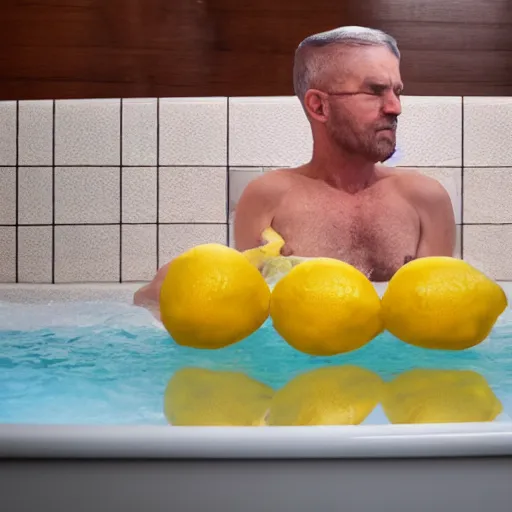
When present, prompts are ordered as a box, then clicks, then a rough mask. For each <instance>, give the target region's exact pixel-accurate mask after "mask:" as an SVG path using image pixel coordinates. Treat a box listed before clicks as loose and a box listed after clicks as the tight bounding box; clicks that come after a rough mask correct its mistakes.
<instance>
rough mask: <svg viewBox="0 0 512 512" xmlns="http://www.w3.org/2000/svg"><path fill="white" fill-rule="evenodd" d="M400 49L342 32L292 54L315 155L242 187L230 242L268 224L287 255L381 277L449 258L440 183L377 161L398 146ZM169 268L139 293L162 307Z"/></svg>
mask: <svg viewBox="0 0 512 512" xmlns="http://www.w3.org/2000/svg"><path fill="white" fill-rule="evenodd" d="M399 64H400V53H399V51H398V48H397V45H396V42H395V40H394V39H393V38H392V37H391V36H389V35H387V34H385V33H383V32H381V31H378V30H373V29H369V28H363V27H342V28H339V29H335V30H332V31H329V32H324V33H321V34H316V35H313V36H310V37H308V38H306V39H305V40H304V41H303V42H302V43H301V44H300V45H299V47H298V48H297V51H296V54H295V64H294V76H293V79H294V87H295V93H296V95H297V96H298V98H299V100H300V101H301V103H302V106H303V108H304V111H305V113H306V116H307V118H308V120H309V123H310V125H311V130H312V136H313V155H312V158H311V160H310V162H308V163H307V164H305V165H303V166H301V167H298V168H295V169H281V170H275V171H270V172H267V173H265V174H264V175H263V176H262V177H261V178H259V179H257V180H254V181H252V182H251V183H250V184H249V185H248V186H247V187H246V189H245V190H244V192H243V194H242V196H241V198H240V201H239V203H238V205H237V208H236V212H235V246H236V248H237V249H238V250H240V251H243V250H246V249H251V248H253V247H257V246H259V245H261V244H262V240H261V233H262V232H263V231H264V229H265V228H267V227H269V226H270V227H272V228H274V229H275V230H276V231H277V232H278V233H279V234H280V235H281V236H282V237H283V238H284V240H285V241H286V245H285V247H284V249H283V251H282V254H283V255H284V256H290V255H294V256H299V257H317V256H323V257H331V258H337V259H340V260H343V261H345V262H347V263H350V264H352V265H354V266H355V267H356V268H358V269H359V270H361V271H362V272H363V273H364V274H365V275H366V276H367V277H368V278H369V279H371V280H372V281H387V280H389V279H390V278H391V277H392V276H393V274H394V273H395V272H396V271H397V270H398V269H399V268H400V267H401V266H402V265H403V264H404V263H405V262H407V261H409V260H411V259H414V258H419V257H423V256H433V255H446V256H451V255H452V254H453V250H454V244H455V220H454V216H453V208H452V205H451V202H450V198H449V195H448V194H447V192H446V191H445V189H444V187H442V185H441V184H439V182H437V181H436V180H433V179H430V178H428V177H425V176H423V175H420V174H418V173H415V172H412V171H408V170H405V169H401V170H399V171H397V170H394V169H392V168H388V167H385V166H383V165H381V164H380V162H384V161H385V160H386V159H388V158H389V157H390V156H391V155H392V154H393V153H394V150H395V142H396V128H397V118H398V116H399V115H400V113H401V107H400V95H401V93H402V89H403V85H402V80H401V77H400V70H399ZM166 271H167V265H165V266H163V267H162V268H161V269H160V270H159V271H158V273H157V275H156V276H155V278H154V280H153V281H152V282H151V283H150V284H148V285H147V286H145V287H143V288H142V289H141V290H139V291H138V292H137V293H136V294H135V303H136V304H140V305H145V306H147V307H150V308H151V309H152V310H153V311H154V312H157V311H158V297H159V293H160V286H161V283H162V281H163V279H164V277H165V273H166Z"/></svg>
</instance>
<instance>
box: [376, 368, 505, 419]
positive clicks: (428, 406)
mask: <svg viewBox="0 0 512 512" xmlns="http://www.w3.org/2000/svg"><path fill="white" fill-rule="evenodd" d="M382 408H383V409H384V412H385V414H386V416H387V417H388V419H389V421H390V422H391V423H459V422H473V421H493V420H494V419H495V418H496V417H497V416H498V414H500V413H501V411H502V405H501V402H500V401H499V400H498V398H497V397H496V395H495V394H494V392H493V390H492V389H491V388H490V387H489V384H488V383H487V381H486V380H485V379H484V378H483V377H482V376H481V375H480V374H478V373H476V372H474V371H470V370H428V369H415V370H411V371H408V372H405V373H403V374H402V375H399V376H398V377H396V378H395V379H394V380H392V381H391V382H389V383H387V384H386V386H385V392H384V397H383V399H382Z"/></svg>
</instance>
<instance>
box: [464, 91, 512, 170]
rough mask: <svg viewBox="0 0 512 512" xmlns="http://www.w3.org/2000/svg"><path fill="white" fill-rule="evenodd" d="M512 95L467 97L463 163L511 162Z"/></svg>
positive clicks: (475, 165) (490, 163) (496, 165)
mask: <svg viewBox="0 0 512 512" xmlns="http://www.w3.org/2000/svg"><path fill="white" fill-rule="evenodd" d="M511 140H512V98H488V97H486V98H478V97H475V98H464V165H467V166H472V167H477V166H480V167H498V166H508V167H510V166H511V165H512V144H511V142H510V141H511Z"/></svg>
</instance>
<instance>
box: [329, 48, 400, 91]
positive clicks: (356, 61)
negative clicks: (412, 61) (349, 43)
mask: <svg viewBox="0 0 512 512" xmlns="http://www.w3.org/2000/svg"><path fill="white" fill-rule="evenodd" d="M331 65H332V69H331V71H332V72H333V73H332V75H331V76H332V78H333V79H334V80H335V81H337V82H338V81H343V82H346V81H349V80H350V81H357V82H360V83H361V84H371V83H382V84H389V85H390V86H392V85H396V83H399V82H401V78H400V63H399V60H398V58H397V57H396V56H395V55H393V53H391V51H390V50H388V49H387V48H385V47H376V46H365V47H350V48H340V49H337V50H336V51H335V53H334V54H333V55H332V56H331Z"/></svg>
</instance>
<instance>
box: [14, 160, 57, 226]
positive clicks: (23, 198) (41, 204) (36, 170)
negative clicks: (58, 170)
mask: <svg viewBox="0 0 512 512" xmlns="http://www.w3.org/2000/svg"><path fill="white" fill-rule="evenodd" d="M52 172H53V171H52V168H51V167H20V168H19V170H18V180H19V183H18V201H19V204H18V222H19V224H51V223H52V216H53V207H52V201H53V199H52V197H53V185H52Z"/></svg>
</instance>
